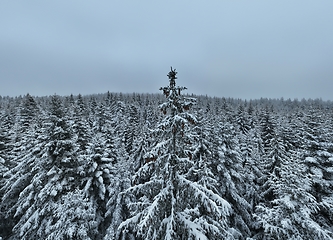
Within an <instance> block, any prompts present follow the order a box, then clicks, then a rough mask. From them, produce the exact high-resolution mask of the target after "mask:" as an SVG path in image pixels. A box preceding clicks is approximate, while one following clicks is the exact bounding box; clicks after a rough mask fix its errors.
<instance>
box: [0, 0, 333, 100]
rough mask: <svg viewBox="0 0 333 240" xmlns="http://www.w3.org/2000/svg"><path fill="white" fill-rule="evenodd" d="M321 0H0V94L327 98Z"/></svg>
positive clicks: (332, 55) (325, 9) (327, 33)
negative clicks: (177, 91)
mask: <svg viewBox="0 0 333 240" xmlns="http://www.w3.org/2000/svg"><path fill="white" fill-rule="evenodd" d="M332 7H333V2H331V1H328V0H327V1H320V2H313V1H308V0H305V1H301V0H296V1H286V0H283V1H279V2H267V1H256V2H251V1H248V2H223V1H222V2H221V1H211V2H209V3H207V2H202V1H187V0H186V1H180V2H179V1H167V2H151V1H146V0H143V1H138V2H131V4H129V3H128V2H114V1H98V2H94V1H84V2H82V1H64V0H60V1H56V2H45V1H29V2H26V1H15V2H13V1H6V2H2V3H0V29H1V31H0V82H1V88H0V95H11V96H15V95H20V94H26V93H27V92H29V93H30V94H33V95H50V94H53V93H58V94H62V95H64V94H70V93H73V94H78V93H82V94H89V93H102V92H106V91H108V90H110V91H121V92H158V89H159V87H160V86H164V85H165V84H167V78H166V74H167V72H168V71H169V67H170V66H171V65H172V66H174V67H176V68H177V70H178V71H179V81H178V82H179V84H180V85H184V86H187V87H188V93H192V92H193V93H196V94H207V95H211V96H226V97H237V98H260V97H271V98H280V97H284V98H300V99H301V98H319V97H321V98H323V99H331V100H333V98H332V95H331V93H330V90H329V89H332V85H333V81H332V80H333V71H332V67H331V66H332V65H333V32H332V31H331V29H332V27H331V24H332V22H333V16H332V14H331V9H332Z"/></svg>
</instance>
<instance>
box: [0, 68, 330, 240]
mask: <svg viewBox="0 0 333 240" xmlns="http://www.w3.org/2000/svg"><path fill="white" fill-rule="evenodd" d="M176 75H177V72H176V71H175V70H174V69H172V68H171V71H170V72H169V74H168V78H169V84H168V85H167V86H166V87H162V88H161V89H160V90H161V91H162V93H163V94H135V93H133V94H122V93H110V92H108V93H106V94H99V95H90V96H81V95H78V96H73V95H71V96H66V97H62V96H58V95H53V96H50V97H33V96H31V95H29V94H27V95H25V96H23V97H21V96H20V97H15V98H12V97H0V198H1V203H0V239H1V237H2V239H139V240H141V239H142V240H143V239H201V240H204V239H248V240H250V239H252V240H254V239H262V240H264V239H267V240H268V239H304V240H308V239H333V103H332V102H327V101H322V100H318V99H317V100H302V101H298V100H290V99H288V100H283V99H280V100H272V99H260V100H251V101H244V100H239V99H230V98H229V99H225V98H212V97H207V96H193V95H192V96H189V95H186V94H184V93H183V92H184V90H186V88H185V87H180V86H178V85H177V82H176V81H177V76H176Z"/></svg>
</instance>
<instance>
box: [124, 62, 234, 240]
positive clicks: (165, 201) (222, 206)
mask: <svg viewBox="0 0 333 240" xmlns="http://www.w3.org/2000/svg"><path fill="white" fill-rule="evenodd" d="M176 75H177V72H176V71H175V70H174V69H172V68H171V71H170V72H169V74H168V77H169V82H170V84H169V86H167V87H163V88H161V89H160V90H162V91H163V94H164V96H165V97H166V102H164V103H163V104H161V105H160V110H161V111H162V112H163V113H164V114H165V115H166V117H165V118H164V119H163V120H162V121H161V122H160V123H159V124H157V129H155V130H153V131H152V132H153V135H154V137H155V139H156V143H155V146H154V147H153V148H152V149H151V151H149V152H148V153H147V154H146V156H145V159H146V164H144V165H143V166H142V167H141V168H140V169H139V170H138V172H137V173H136V175H135V176H134V179H133V186H132V187H131V188H129V189H128V190H126V192H124V194H127V195H131V196H134V197H135V198H136V199H137V201H136V202H134V203H132V204H129V210H130V213H131V216H130V217H129V218H128V219H127V220H125V221H124V222H123V223H122V224H121V225H120V226H119V228H118V229H119V232H118V238H122V239H126V235H132V236H133V235H134V237H135V239H172V240H175V239H227V238H228V236H230V235H229V234H228V233H227V231H228V223H227V216H228V214H229V210H230V205H229V204H228V203H227V202H226V201H225V200H224V199H223V198H221V197H220V196H219V195H218V194H217V193H216V192H214V191H213V190H211V189H210V188H207V187H206V186H204V185H202V184H201V183H200V182H198V181H195V180H193V179H191V177H190V175H189V174H188V173H189V170H190V169H191V168H192V169H193V167H195V165H196V164H195V163H194V160H193V158H192V155H193V153H192V151H191V146H192V145H193V144H194V142H195V141H197V135H196V134H195V133H194V131H192V126H191V125H193V124H195V122H196V118H195V117H194V116H193V115H192V114H190V113H189V110H190V107H191V106H192V105H193V104H195V102H196V100H195V99H193V98H186V97H183V96H182V95H181V92H182V91H183V90H185V89H186V88H185V87H179V86H176V79H177V77H176ZM230 237H231V236H230Z"/></svg>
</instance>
